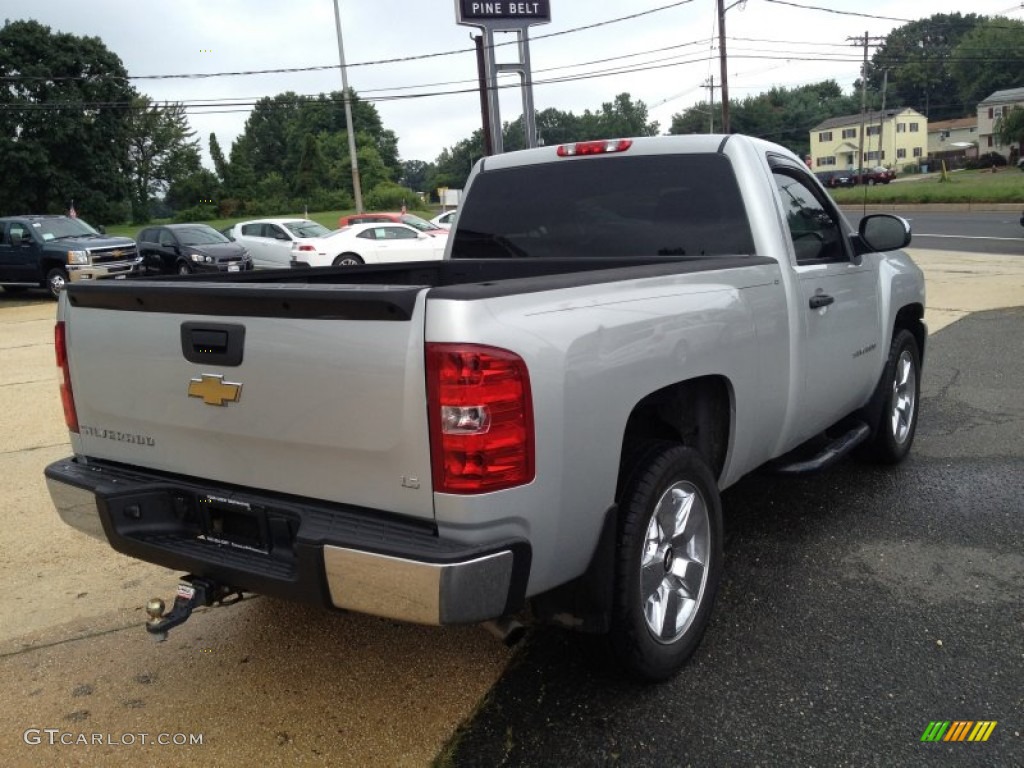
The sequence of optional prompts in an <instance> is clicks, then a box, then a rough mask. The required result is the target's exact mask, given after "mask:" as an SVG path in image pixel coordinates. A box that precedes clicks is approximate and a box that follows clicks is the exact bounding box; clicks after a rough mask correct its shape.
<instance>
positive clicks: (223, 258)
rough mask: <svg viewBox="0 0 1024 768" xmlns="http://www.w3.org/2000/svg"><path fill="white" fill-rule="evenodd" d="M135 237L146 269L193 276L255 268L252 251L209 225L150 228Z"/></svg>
mask: <svg viewBox="0 0 1024 768" xmlns="http://www.w3.org/2000/svg"><path fill="white" fill-rule="evenodd" d="M135 239H136V240H137V241H138V244H139V254H140V255H141V256H142V266H143V268H144V269H145V271H146V272H156V273H158V274H165V275H167V274H179V275H189V274H192V273H193V272H244V271H245V270H247V269H252V257H251V256H249V252H248V251H247V250H246V249H245V248H244V247H243V246H242V245H240V244H239V243H233V242H231V241H230V240H229V239H228V238H227V237H225V236H224V235H223V234H221V233H220V232H218V231H217V230H216V229H214V228H213V227H211V226H209V225H208V224H166V225H164V226H162V227H147V228H146V229H144V230H142V231H141V232H140V233H139V236H138V237H137V238H135Z"/></svg>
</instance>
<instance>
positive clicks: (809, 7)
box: [765, 0, 914, 24]
mask: <svg viewBox="0 0 1024 768" xmlns="http://www.w3.org/2000/svg"><path fill="white" fill-rule="evenodd" d="M765 2H768V3H776V4H778V5H789V6H792V7H793V8H801V9H803V10H805V11H824V12H825V13H835V14H838V15H840V16H859V17H861V18H863V19H877V20H879V21H900V22H903V23H904V24H911V23H912V22H913V21H914V19H901V18H898V17H896V16H877V15H875V14H872V13H857V12H856V11H839V10H836V9H835V8H822V7H821V6H820V5H801V4H800V3H793V2H790V0H765Z"/></svg>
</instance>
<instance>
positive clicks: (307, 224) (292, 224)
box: [285, 221, 331, 237]
mask: <svg viewBox="0 0 1024 768" xmlns="http://www.w3.org/2000/svg"><path fill="white" fill-rule="evenodd" d="M285 227H287V228H288V230H289V231H290V232H291V233H292V234H293V235H295V236H296V237H323V236H324V235H329V234H330V233H331V230H329V229H328V228H327V227H325V226H324V225H323V224H317V223H316V222H315V221H289V222H286V223H285Z"/></svg>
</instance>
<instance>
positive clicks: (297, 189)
mask: <svg viewBox="0 0 1024 768" xmlns="http://www.w3.org/2000/svg"><path fill="white" fill-rule="evenodd" d="M325 181H326V166H325V165H324V159H323V156H322V155H321V154H320V145H319V144H318V143H317V137H316V136H314V135H313V134H312V133H307V134H306V135H305V136H304V137H303V138H302V156H301V157H300V158H299V167H298V168H297V169H296V172H295V178H294V182H293V183H292V191H293V192H294V194H295V195H296V196H298V197H301V198H309V197H310V196H311V195H313V194H314V193H315V192H316V191H317V190H318V189H320V188H322V187H323V185H324V182H325Z"/></svg>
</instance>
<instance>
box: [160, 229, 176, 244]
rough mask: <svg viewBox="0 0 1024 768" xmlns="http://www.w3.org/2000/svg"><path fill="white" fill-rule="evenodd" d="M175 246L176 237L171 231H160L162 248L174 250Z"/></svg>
mask: <svg viewBox="0 0 1024 768" xmlns="http://www.w3.org/2000/svg"><path fill="white" fill-rule="evenodd" d="M174 245H175V242H174V235H172V234H171V230H169V229H161V230H160V247H161V248H173V247H174Z"/></svg>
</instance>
